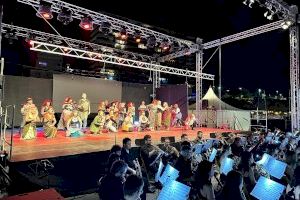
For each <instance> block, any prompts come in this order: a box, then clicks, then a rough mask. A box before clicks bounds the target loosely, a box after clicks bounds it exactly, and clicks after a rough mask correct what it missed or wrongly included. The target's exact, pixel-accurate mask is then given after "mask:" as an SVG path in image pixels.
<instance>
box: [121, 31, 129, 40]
mask: <svg viewBox="0 0 300 200" xmlns="http://www.w3.org/2000/svg"><path fill="white" fill-rule="evenodd" d="M127 37H128V35H127V32H126V29H123V30H121V32H120V38H121V40H127Z"/></svg>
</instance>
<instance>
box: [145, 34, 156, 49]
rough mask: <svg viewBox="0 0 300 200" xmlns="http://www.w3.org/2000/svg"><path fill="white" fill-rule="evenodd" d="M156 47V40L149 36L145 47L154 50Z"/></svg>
mask: <svg viewBox="0 0 300 200" xmlns="http://www.w3.org/2000/svg"><path fill="white" fill-rule="evenodd" d="M155 45H156V38H155V36H149V38H148V40H147V47H148V48H154V47H155Z"/></svg>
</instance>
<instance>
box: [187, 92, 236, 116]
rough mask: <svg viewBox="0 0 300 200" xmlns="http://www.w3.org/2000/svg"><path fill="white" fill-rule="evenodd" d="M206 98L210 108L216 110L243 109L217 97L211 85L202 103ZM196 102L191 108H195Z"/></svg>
mask: <svg viewBox="0 0 300 200" xmlns="http://www.w3.org/2000/svg"><path fill="white" fill-rule="evenodd" d="M204 100H206V101H207V102H208V108H209V109H215V110H241V109H239V108H236V107H233V106H231V105H229V104H227V103H225V102H223V101H222V100H221V99H219V98H218V97H217V95H216V94H215V92H214V91H213V89H212V88H211V87H210V88H209V89H208V91H207V92H206V94H205V95H204V97H203V98H202V100H201V101H202V103H204ZM195 108H196V104H193V105H191V106H190V109H195Z"/></svg>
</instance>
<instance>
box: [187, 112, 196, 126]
mask: <svg viewBox="0 0 300 200" xmlns="http://www.w3.org/2000/svg"><path fill="white" fill-rule="evenodd" d="M184 125H185V130H188V129H192V130H194V128H195V127H196V117H195V115H194V114H193V113H190V114H189V115H188V116H187V118H186V119H185V121H184Z"/></svg>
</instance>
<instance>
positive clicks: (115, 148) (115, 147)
mask: <svg viewBox="0 0 300 200" xmlns="http://www.w3.org/2000/svg"><path fill="white" fill-rule="evenodd" d="M121 150H122V147H121V146H120V145H117V144H116V145H113V146H112V147H111V149H110V153H111V154H113V153H116V154H119V155H121Z"/></svg>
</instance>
